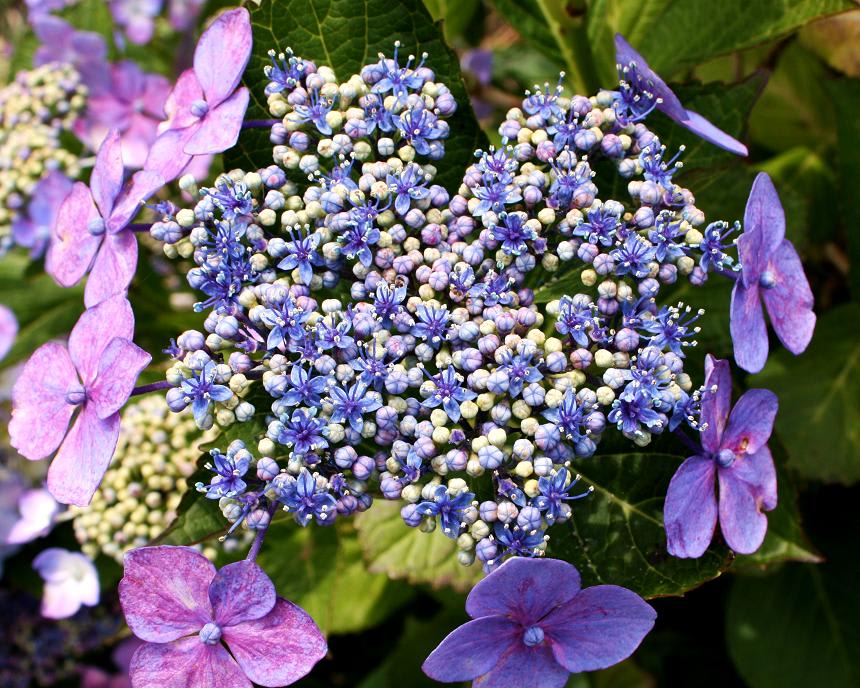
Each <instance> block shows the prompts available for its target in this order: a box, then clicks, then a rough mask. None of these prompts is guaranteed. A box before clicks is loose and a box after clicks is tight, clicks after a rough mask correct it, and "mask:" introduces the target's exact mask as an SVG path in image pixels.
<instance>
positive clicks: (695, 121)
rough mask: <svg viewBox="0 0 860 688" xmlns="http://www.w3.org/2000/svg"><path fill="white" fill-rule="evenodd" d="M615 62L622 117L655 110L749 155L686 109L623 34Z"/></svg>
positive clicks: (707, 138)
mask: <svg viewBox="0 0 860 688" xmlns="http://www.w3.org/2000/svg"><path fill="white" fill-rule="evenodd" d="M615 62H616V64H617V65H618V72H619V76H620V77H621V80H622V86H621V91H620V93H619V100H618V103H617V107H618V109H619V110H620V111H621V114H622V116H625V117H628V118H631V119H633V120H636V119H641V118H643V117H644V116H645V115H647V114H648V112H650V111H651V110H653V109H655V108H656V109H657V110H660V111H661V112H663V113H664V114H665V115H667V116H668V117H669V118H671V119H672V120H674V121H675V122H677V123H678V124H680V125H681V126H682V127H684V128H686V129H689V130H690V131H692V132H693V133H694V134H695V135H696V136H698V137H700V138H703V139H705V141H708V142H710V143H713V144H714V145H715V146H719V147H720V148H723V149H725V150H727V151H729V152H731V153H734V154H735V155H747V153H748V151H747V147H746V146H745V145H744V144H742V143H741V142H740V141H738V140H736V139H734V138H732V137H731V136H729V135H728V134H727V133H726V132H724V131H722V130H721V129H718V128H717V127H715V126H714V125H713V124H711V122H709V121H708V120H706V119H705V118H704V117H702V116H701V115H700V114H699V113H698V112H693V111H692V110H687V109H686V108H685V107H684V106H683V105H682V104H681V101H680V100H678V96H676V95H675V94H674V93H673V92H672V89H670V88H669V87H668V86H667V85H666V82H665V81H663V79H661V78H660V77H659V76H658V75H657V74H656V72H654V70H652V69H651V67H649V66H648V63H647V62H646V61H645V58H644V57H642V55H640V54H639V53H638V52H636V51H635V50H634V49H633V46H631V45H630V44H629V43H628V42H627V41H626V40H625V39H624V36H622V35H621V34H615Z"/></svg>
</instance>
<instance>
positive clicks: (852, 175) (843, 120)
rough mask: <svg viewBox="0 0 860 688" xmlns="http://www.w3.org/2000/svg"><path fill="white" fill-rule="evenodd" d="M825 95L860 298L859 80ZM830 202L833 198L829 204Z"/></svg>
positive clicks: (854, 281) (855, 289)
mask: <svg viewBox="0 0 860 688" xmlns="http://www.w3.org/2000/svg"><path fill="white" fill-rule="evenodd" d="M827 94H828V95H829V97H830V99H831V103H832V104H833V111H834V112H835V113H836V132H837V135H838V137H839V138H838V141H839V145H838V146H837V147H836V157H837V162H838V166H837V170H836V171H837V175H836V180H837V182H838V193H837V194H836V201H837V203H836V205H838V208H839V210H840V211H841V217H842V218H845V221H844V225H845V229H846V236H847V240H848V255H849V259H850V262H851V273H850V285H851V293H852V295H853V296H854V299H855V300H856V299H858V298H860V232H857V227H856V223H855V222H854V217H855V213H854V208H855V206H854V203H853V202H852V201H853V198H854V194H855V193H856V190H857V189H858V188H860V155H858V154H857V141H858V140H860V117H858V116H857V113H858V112H860V80H857V79H841V80H839V81H833V82H830V83H829V84H828V85H827ZM830 205H832V199H831V203H830Z"/></svg>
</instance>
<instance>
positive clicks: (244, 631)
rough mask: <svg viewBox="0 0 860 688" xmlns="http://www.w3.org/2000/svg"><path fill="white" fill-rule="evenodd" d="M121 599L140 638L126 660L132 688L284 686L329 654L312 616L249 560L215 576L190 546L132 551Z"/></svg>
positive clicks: (202, 558)
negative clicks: (284, 596)
mask: <svg viewBox="0 0 860 688" xmlns="http://www.w3.org/2000/svg"><path fill="white" fill-rule="evenodd" d="M119 597H120V603H121V604H122V608H123V612H124V613H125V618H126V622H127V623H128V625H129V628H131V630H132V632H133V633H134V634H135V635H136V636H137V637H138V638H140V639H141V640H143V641H145V643H144V644H143V645H142V646H141V647H140V648H138V650H137V651H136V652H135V654H134V657H133V658H132V660H131V669H130V674H131V683H132V686H140V687H141V688H143V687H144V686H162V687H164V688H185V687H186V686H208V687H210V688H251V686H252V683H251V682H252V681H253V682H254V683H256V684H258V685H260V686H285V685H289V684H291V683H294V682H295V681H297V680H298V679H300V678H301V677H302V676H304V675H305V674H307V673H308V672H309V671H310V670H311V668H312V667H313V666H314V664H316V663H317V662H318V661H319V660H320V659H321V658H322V657H323V655H325V653H326V649H327V648H326V642H325V639H324V638H323V636H322V633H320V630H319V628H317V625H316V624H315V623H314V622H313V619H311V617H310V616H308V615H307V614H306V613H305V612H304V611H302V610H301V609H300V608H299V607H297V606H296V605H294V604H292V603H291V602H288V601H287V600H284V599H281V598H279V597H278V596H277V594H276V593H275V586H274V585H273V584H272V581H271V580H269V578H268V577H267V576H266V574H265V573H263V570H262V569H261V568H260V567H259V566H257V564H255V563H254V562H252V561H247V560H243V561H238V562H236V563H233V564H228V565H227V566H225V567H223V568H222V569H221V570H220V571H216V570H215V567H214V566H213V565H212V564H211V563H210V562H209V560H208V559H206V557H204V556H203V555H202V554H200V553H199V552H197V551H196V550H193V549H191V548H188V547H169V546H161V547H144V548H141V549H135V550H132V551H130V552H129V553H128V554H126V556H125V573H124V575H123V578H122V580H121V581H120V584H119ZM228 648H229V652H228Z"/></svg>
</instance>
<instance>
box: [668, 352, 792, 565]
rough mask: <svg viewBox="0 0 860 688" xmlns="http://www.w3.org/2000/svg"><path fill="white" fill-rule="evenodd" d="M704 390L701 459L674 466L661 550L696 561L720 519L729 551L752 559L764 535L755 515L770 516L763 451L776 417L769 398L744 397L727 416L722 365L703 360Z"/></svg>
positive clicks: (770, 477)
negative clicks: (665, 546) (767, 513)
mask: <svg viewBox="0 0 860 688" xmlns="http://www.w3.org/2000/svg"><path fill="white" fill-rule="evenodd" d="M705 387H706V389H707V390H708V391H707V392H706V393H705V396H704V398H703V399H702V412H701V422H702V425H703V426H704V429H703V430H702V453H701V455H697V456H691V457H690V458H689V459H687V460H686V461H684V463H682V464H681V466H680V468H678V471H677V472H676V473H675V475H674V476H673V477H672V481H671V482H670V483H669V490H668V492H667V493H666V504H665V506H664V509H663V520H664V522H665V527H666V539H667V541H668V550H669V553H670V554H672V555H674V556H676V557H683V558H690V557H692V558H695V557H700V556H702V554H703V553H704V552H705V550H706V549H707V548H708V545H709V544H710V543H711V539H712V538H713V536H714V528H715V527H716V525H717V516H718V513H719V521H720V530H721V531H722V533H723V538H724V539H725V541H726V543H727V544H728V546H729V547H731V548H732V549H733V550H734V551H735V552H739V553H740V554H751V553H752V552H755V551H756V550H757V549H758V548H759V547H760V546H761V543H762V541H763V540H764V536H765V533H766V532H767V517H766V516H765V515H764V514H763V513H762V512H763V511H770V510H771V509H774V508H776V471H775V469H774V466H773V459H772V458H771V455H770V450H769V449H768V447H767V440H768V438H769V437H770V433H771V430H772V428H773V421H774V418H775V417H776V411H777V399H776V395H775V394H774V393H773V392H770V391H768V390H766V389H751V390H749V391H748V392H746V393H745V394H744V395H743V396H741V398H740V399H738V403H737V404H735V407H734V408H733V409H731V413H729V409H730V407H731V399H732V378H731V373H730V372H729V363H728V361H724V360H717V359H714V358H713V357H712V356H710V355H708V357H707V358H706V359H705ZM714 387H716V389H715V390H714ZM715 478H716V480H718V481H719V485H720V489H719V498H718V497H717V495H716V494H715V490H714V479H715Z"/></svg>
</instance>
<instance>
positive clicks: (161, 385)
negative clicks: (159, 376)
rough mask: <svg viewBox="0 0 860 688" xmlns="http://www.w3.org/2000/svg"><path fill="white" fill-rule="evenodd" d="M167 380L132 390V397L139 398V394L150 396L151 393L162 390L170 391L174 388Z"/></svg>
mask: <svg viewBox="0 0 860 688" xmlns="http://www.w3.org/2000/svg"><path fill="white" fill-rule="evenodd" d="M172 386H173V385H171V384H170V383H169V382H168V381H167V380H161V381H159V382H153V383H152V384H149V385H141V386H140V387H135V388H134V389H133V390H131V396H133V397H134V396H137V395H139V394H149V393H150V392H158V391H160V390H162V389H169V388H170V387H172Z"/></svg>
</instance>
